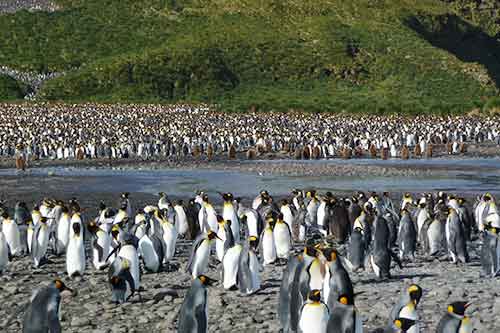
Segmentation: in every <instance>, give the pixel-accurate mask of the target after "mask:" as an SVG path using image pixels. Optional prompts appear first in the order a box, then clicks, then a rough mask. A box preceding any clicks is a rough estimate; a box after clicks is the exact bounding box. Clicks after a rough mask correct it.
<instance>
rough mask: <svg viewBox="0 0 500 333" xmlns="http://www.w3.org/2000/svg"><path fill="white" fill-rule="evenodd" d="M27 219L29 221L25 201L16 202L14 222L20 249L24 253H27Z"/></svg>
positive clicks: (28, 212)
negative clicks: (17, 230) (17, 229)
mask: <svg viewBox="0 0 500 333" xmlns="http://www.w3.org/2000/svg"><path fill="white" fill-rule="evenodd" d="M28 221H31V213H30V211H29V210H28V207H27V206H26V203H25V202H22V201H21V202H17V203H16V206H15V208H14V222H15V223H16V224H17V226H18V228H19V241H20V246H21V251H22V253H23V254H24V255H27V254H28V253H29V249H28Z"/></svg>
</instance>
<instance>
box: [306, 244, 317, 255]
mask: <svg viewBox="0 0 500 333" xmlns="http://www.w3.org/2000/svg"><path fill="white" fill-rule="evenodd" d="M304 253H305V254H307V255H308V256H311V257H316V256H317V255H318V250H317V249H316V248H315V247H314V246H306V247H305V248H304Z"/></svg>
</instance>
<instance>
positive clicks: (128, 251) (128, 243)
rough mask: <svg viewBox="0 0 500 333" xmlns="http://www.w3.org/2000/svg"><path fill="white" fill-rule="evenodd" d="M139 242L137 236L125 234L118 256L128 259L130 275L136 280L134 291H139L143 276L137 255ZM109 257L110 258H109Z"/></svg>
mask: <svg viewBox="0 0 500 333" xmlns="http://www.w3.org/2000/svg"><path fill="white" fill-rule="evenodd" d="M138 245H139V244H138V240H137V238H136V237H135V236H133V235H131V234H129V233H125V234H124V236H123V240H122V241H121V242H120V245H119V247H118V249H119V250H118V255H117V257H120V258H122V259H127V262H128V266H129V267H128V269H129V271H130V275H131V276H132V279H133V280H134V289H135V290H139V288H140V283H141V275H140V269H139V254H138V253H137V247H138ZM108 257H109V256H108Z"/></svg>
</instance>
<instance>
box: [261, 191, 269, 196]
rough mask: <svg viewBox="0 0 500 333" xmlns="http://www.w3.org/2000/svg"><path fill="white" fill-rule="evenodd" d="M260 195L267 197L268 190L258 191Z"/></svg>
mask: <svg viewBox="0 0 500 333" xmlns="http://www.w3.org/2000/svg"><path fill="white" fill-rule="evenodd" d="M260 196H261V197H263V198H266V197H269V192H267V190H262V191H260Z"/></svg>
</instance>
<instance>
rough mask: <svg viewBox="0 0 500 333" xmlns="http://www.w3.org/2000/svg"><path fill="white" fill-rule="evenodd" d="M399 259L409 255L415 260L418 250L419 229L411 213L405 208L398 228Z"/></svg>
mask: <svg viewBox="0 0 500 333" xmlns="http://www.w3.org/2000/svg"><path fill="white" fill-rule="evenodd" d="M398 245H399V259H400V260H403V259H404V258H407V257H409V258H410V259H411V260H412V261H415V251H416V250H417V230H416V228H415V223H414V222H413V220H412V218H411V215H410V213H409V212H408V211H407V210H406V209H403V210H402V211H401V220H400V221H399V230H398Z"/></svg>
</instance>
